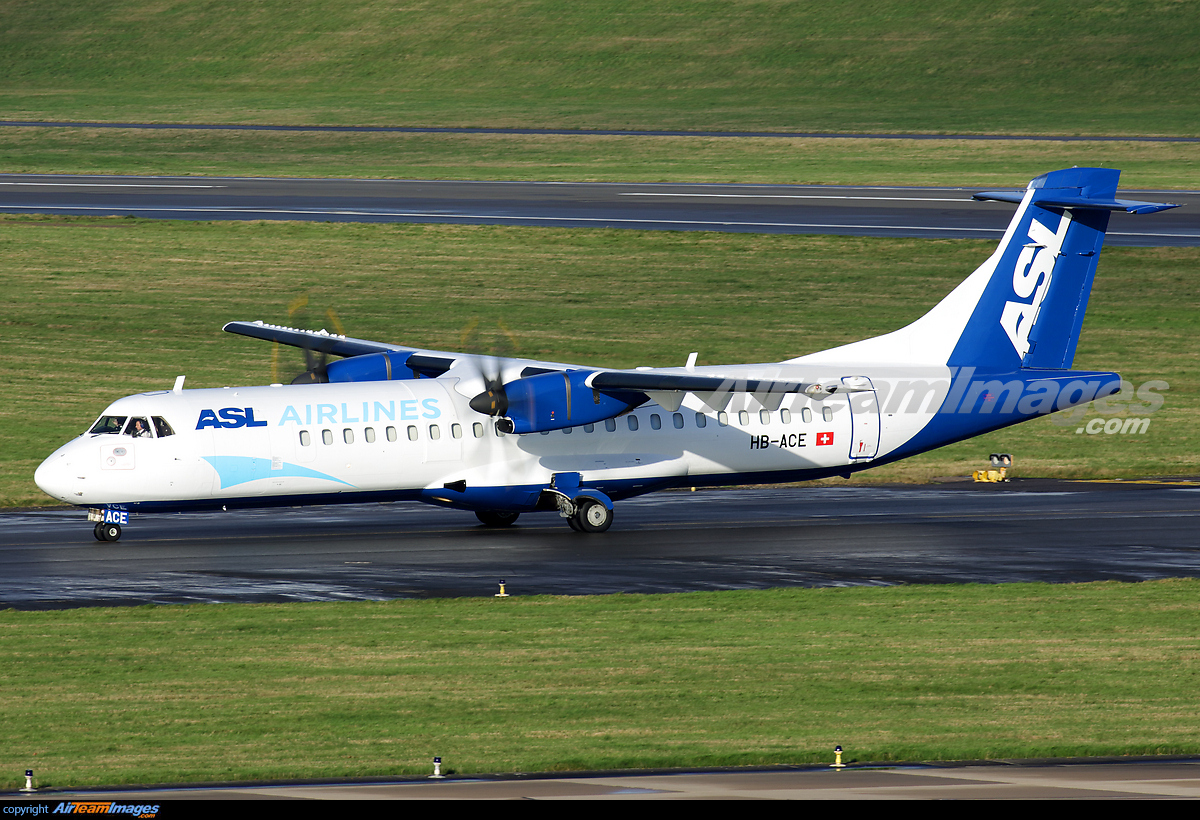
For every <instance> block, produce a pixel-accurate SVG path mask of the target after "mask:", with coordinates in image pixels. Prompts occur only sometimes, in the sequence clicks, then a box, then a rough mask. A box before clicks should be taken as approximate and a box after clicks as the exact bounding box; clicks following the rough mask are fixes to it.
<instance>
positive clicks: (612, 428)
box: [604, 419, 617, 433]
mask: <svg viewBox="0 0 1200 820" xmlns="http://www.w3.org/2000/svg"><path fill="white" fill-rule="evenodd" d="M604 429H605V430H607V431H608V432H610V433H615V432H617V420H616V419H605V420H604Z"/></svg>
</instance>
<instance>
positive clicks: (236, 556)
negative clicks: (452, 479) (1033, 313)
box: [0, 479, 1200, 609]
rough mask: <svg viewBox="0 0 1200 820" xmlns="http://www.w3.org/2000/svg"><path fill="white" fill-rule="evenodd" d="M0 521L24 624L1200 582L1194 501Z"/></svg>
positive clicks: (1125, 494) (875, 493)
mask: <svg viewBox="0 0 1200 820" xmlns="http://www.w3.org/2000/svg"><path fill="white" fill-rule="evenodd" d="M0 521H2V522H3V525H4V526H3V536H0V561H3V565H4V567H5V571H4V580H3V582H0V606H5V607H13V608H18V609H53V608H63V607H78V606H95V605H137V604H145V603H194V602H266V601H340V600H379V599H390V598H404V597H413V598H425V597H459V596H489V595H492V594H494V593H495V592H497V591H498V582H499V581H500V580H501V579H504V580H505V581H507V585H508V589H507V591H508V592H509V593H511V594H516V595H537V594H555V595H591V594H605V593H615V592H630V593H658V592H680V591H691V590H719V589H761V588H769V587H783V586H849V585H864V584H868V585H891V584H917V583H1004V582H1011V581H1042V582H1049V583H1068V582H1084V581H1101V580H1119V581H1142V580H1149V579H1154V578H1166V577H1183V576H1193V577H1195V576H1200V483H1197V482H1183V483H1168V484H1161V483H1158V484H1141V483H1120V482H1118V483H1085V482H1056V481H1046V480H1024V481H1022V480H1019V479H1018V480H1015V481H1013V482H1011V483H1009V484H1001V485H977V484H974V483H971V482H960V483H952V484H942V485H925V486H901V485H892V486H877V487H871V486H858V487H852V486H846V487H838V486H817V487H804V486H801V487H788V488H747V489H736V490H702V491H699V492H696V493H690V492H667V493H659V494H654V495H649V496H644V497H642V498H638V499H633V500H630V501H624V502H621V503H619V504H618V505H617V508H616V521H615V523H614V525H613V528H612V529H611V530H610V531H609V532H607V533H605V534H602V535H584V534H580V533H575V532H572V531H571V530H570V529H569V528H568V527H567V526H566V525H565V523H563V522H562V521H561V520H560V519H559V518H558V516H557V515H556V514H554V513H535V514H526V515H523V516H522V517H521V519H520V520H519V521H518V523H517V525H516V526H514V527H513V528H511V529H507V530H492V529H487V528H484V527H482V526H479V525H478V523H477V521H476V519H475V517H474V515H473V514H471V513H469V512H459V511H455V510H445V509H440V508H435V507H425V506H422V505H418V504H367V505H347V506H340V507H339V506H328V507H310V508H299V509H283V510H253V511H235V512H228V513H203V514H201V513H193V514H180V515H147V516H141V517H137V518H134V519H133V520H131V521H130V524H129V526H127V527H126V528H125V534H124V535H123V536H122V538H121V540H120V541H119V542H117V543H101V542H98V541H96V540H95V539H94V538H93V537H92V527H91V525H90V524H88V522H87V521H86V512H85V511H83V510H47V511H23V512H9V513H4V514H3V515H0Z"/></svg>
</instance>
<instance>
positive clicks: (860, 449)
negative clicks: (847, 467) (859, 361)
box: [842, 376, 879, 461]
mask: <svg viewBox="0 0 1200 820" xmlns="http://www.w3.org/2000/svg"><path fill="white" fill-rule="evenodd" d="M842 383H843V384H844V385H845V386H847V387H853V388H856V389H857V390H858V392H854V393H847V398H848V399H849V402H850V417H851V419H852V426H851V437H850V460H851V461H866V460H868V459H872V458H875V456H876V454H878V452H879V396H878V394H877V393H876V392H875V385H874V384H872V383H871V380H870V379H868V378H867V377H866V376H847V377H845V378H843V379H842ZM863 388H867V389H863Z"/></svg>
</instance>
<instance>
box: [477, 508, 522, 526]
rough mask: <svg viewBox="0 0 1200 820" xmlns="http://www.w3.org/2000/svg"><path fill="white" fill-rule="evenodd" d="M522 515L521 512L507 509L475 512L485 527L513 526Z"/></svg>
mask: <svg viewBox="0 0 1200 820" xmlns="http://www.w3.org/2000/svg"><path fill="white" fill-rule="evenodd" d="M520 515H521V514H520V513H515V512H508V511H507V510H477V511H476V512H475V517H476V518H478V519H479V521H480V523H482V524H483V526H485V527H511V526H512V525H513V524H515V523H516V522H517V518H519V517H520Z"/></svg>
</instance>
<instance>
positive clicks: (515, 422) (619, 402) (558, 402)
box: [500, 370, 649, 433]
mask: <svg viewBox="0 0 1200 820" xmlns="http://www.w3.org/2000/svg"><path fill="white" fill-rule="evenodd" d="M593 372H594V371H591V370H566V371H562V372H555V373H542V374H540V375H537V376H530V377H529V378H526V379H517V380H515V381H511V382H509V383H508V384H506V385H504V394H505V396H506V397H507V399H508V409H507V411H506V412H505V413H504V415H505V416H506V417H507V419H508V420H509V421H510V422H511V423H512V430H505V432H511V433H540V432H542V431H543V430H561V429H563V428H564V427H578V426H579V425H581V424H595V423H596V422H598V421H604V420H605V419H610V418H612V417H613V416H618V415H620V414H621V413H624V412H625V411H626V410H629V409H630V408H633V407H637V406H638V405H640V404H643V403H645V402H646V401H648V400H649V399H648V397H647V396H646V394H645V393H635V392H620V393H616V392H613V393H602V392H601V391H599V390H593V389H592V388H590V387H588V386H587V385H586V384H585V382H586V381H587V378H588V377H589V376H591V375H592V373H593ZM500 425H501V429H504V428H505V427H507V426H508V425H506V424H504V423H503V420H502V421H501V422H500Z"/></svg>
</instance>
